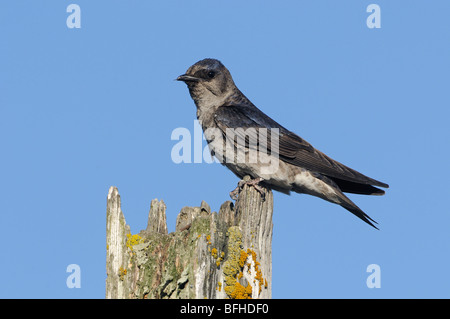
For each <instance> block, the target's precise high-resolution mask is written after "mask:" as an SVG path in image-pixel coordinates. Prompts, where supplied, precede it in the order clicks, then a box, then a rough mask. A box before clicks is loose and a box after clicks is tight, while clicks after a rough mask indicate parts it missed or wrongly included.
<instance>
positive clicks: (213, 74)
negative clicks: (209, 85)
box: [207, 71, 216, 79]
mask: <svg viewBox="0 0 450 319" xmlns="http://www.w3.org/2000/svg"><path fill="white" fill-rule="evenodd" d="M207 75H208V77H209V78H210V79H212V78H213V77H215V76H216V72H214V71H209V72H208V74H207Z"/></svg>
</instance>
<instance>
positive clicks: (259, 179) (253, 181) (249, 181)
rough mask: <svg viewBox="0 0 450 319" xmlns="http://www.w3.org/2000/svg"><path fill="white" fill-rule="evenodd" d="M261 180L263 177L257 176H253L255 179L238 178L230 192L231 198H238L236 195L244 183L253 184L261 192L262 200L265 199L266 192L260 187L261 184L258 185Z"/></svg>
mask: <svg viewBox="0 0 450 319" xmlns="http://www.w3.org/2000/svg"><path fill="white" fill-rule="evenodd" d="M263 180H264V179H263V178H261V177H258V178H255V179H250V180H240V181H239V182H238V185H237V187H236V188H235V189H234V190H233V191H231V192H230V197H231V199H233V200H237V199H238V195H239V193H240V192H241V190H242V188H243V187H244V185H248V186H253V187H254V188H255V189H256V190H257V191H258V192H259V193H260V194H261V197H262V198H263V200H265V199H266V193H265V192H264V190H263V189H262V188H261V186H259V185H258V184H259V183H260V182H262V181H263Z"/></svg>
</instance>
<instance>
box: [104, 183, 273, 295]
mask: <svg viewBox="0 0 450 319" xmlns="http://www.w3.org/2000/svg"><path fill="white" fill-rule="evenodd" d="M262 189H263V194H261V193H260V192H259V191H257V190H256V189H255V188H254V187H252V186H248V185H244V187H243V188H242V190H241V192H240V193H239V196H238V199H237V201H236V204H235V205H234V204H233V203H232V202H231V201H227V202H225V203H223V204H222V206H221V207H220V210H219V213H216V212H211V209H210V207H209V205H208V204H207V203H206V202H204V201H202V203H201V205H200V207H184V208H182V209H181V212H180V213H179V214H178V217H177V220H176V230H175V232H172V233H170V234H169V233H168V231H167V224H166V205H165V204H164V202H163V201H162V200H161V201H158V200H157V199H154V200H152V201H151V205H150V212H149V216H148V224H147V228H146V229H145V230H142V231H141V232H140V233H139V234H135V235H132V234H131V232H130V227H129V226H128V225H127V224H126V222H125V217H124V215H123V213H122V210H121V206H120V195H119V192H118V190H117V188H116V187H111V188H110V189H109V193H108V198H107V210H106V230H107V231H106V249H107V255H106V273H107V279H106V298H144V299H146V298H151V299H162V298H183V299H184V298H198V299H202V298H208V299H225V298H231V299H241V298H243V299H245V298H253V299H257V298H271V296H272V293H271V279H272V230H273V223H272V213H273V196H272V191H271V190H269V189H266V188H264V187H262Z"/></svg>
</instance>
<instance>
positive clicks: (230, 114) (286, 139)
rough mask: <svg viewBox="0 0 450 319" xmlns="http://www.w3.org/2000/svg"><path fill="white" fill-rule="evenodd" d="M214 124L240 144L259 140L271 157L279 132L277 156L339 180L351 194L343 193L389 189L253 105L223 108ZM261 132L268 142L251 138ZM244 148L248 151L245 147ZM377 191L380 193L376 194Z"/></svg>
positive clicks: (233, 105) (235, 105)
mask: <svg viewBox="0 0 450 319" xmlns="http://www.w3.org/2000/svg"><path fill="white" fill-rule="evenodd" d="M214 120H215V122H216V124H217V126H218V127H219V128H220V129H221V130H222V132H223V134H226V129H227V128H233V129H234V130H233V131H234V133H235V135H236V136H238V137H240V139H239V138H238V139H237V140H238V143H239V140H240V141H241V143H242V142H243V141H245V142H246V143H247V146H248V141H249V140H251V139H252V138H257V141H258V143H259V144H258V145H261V146H264V147H267V150H268V152H271V154H272V155H275V154H276V151H277V150H276V147H272V145H271V144H272V143H271V130H270V129H272V128H277V129H278V132H279V138H278V140H279V142H278V143H279V147H278V155H279V158H280V160H282V161H284V162H287V163H290V164H292V165H295V166H299V167H302V168H305V169H308V170H311V171H314V172H317V173H320V174H323V175H326V176H328V177H331V178H333V179H334V180H335V179H337V181H342V184H343V185H346V187H347V188H348V190H344V189H342V191H348V192H358V188H359V186H357V185H356V184H358V185H359V184H364V185H375V186H380V187H386V188H387V187H389V185H387V184H385V183H382V182H380V181H377V180H375V179H372V178H370V177H367V176H365V175H363V174H361V173H359V172H357V171H355V170H354V169H351V168H349V167H347V166H345V165H343V164H341V163H339V162H337V161H335V160H333V159H331V158H330V157H328V156H327V155H325V154H324V153H322V152H320V151H318V150H316V149H315V148H314V147H312V145H311V144H309V143H308V142H307V141H305V140H304V139H302V138H301V137H300V136H298V135H297V134H295V133H293V132H291V131H289V130H287V129H285V128H284V127H283V126H281V125H280V124H278V123H277V122H275V121H274V120H272V119H271V118H270V117H269V116H267V115H266V114H264V113H263V112H262V111H261V110H259V109H258V108H257V107H256V106H254V105H253V104H246V103H244V104H227V105H223V106H221V107H219V108H218V110H217V111H216V112H215V114H214ZM237 128H242V129H243V130H237ZM248 128H255V130H248ZM260 128H266V129H268V130H267V138H262V139H260V138H259V135H257V136H252V134H258V132H259V130H258V129H260ZM235 143H236V141H235ZM241 146H244V147H245V146H246V145H241ZM338 184H340V183H338ZM366 188H367V189H368V190H373V192H374V194H375V193H378V194H382V193H384V192H383V191H382V190H378V189H377V188H374V187H371V186H368V187H366ZM352 189H355V190H356V191H352ZM377 190H378V191H379V192H377ZM361 193H363V192H361Z"/></svg>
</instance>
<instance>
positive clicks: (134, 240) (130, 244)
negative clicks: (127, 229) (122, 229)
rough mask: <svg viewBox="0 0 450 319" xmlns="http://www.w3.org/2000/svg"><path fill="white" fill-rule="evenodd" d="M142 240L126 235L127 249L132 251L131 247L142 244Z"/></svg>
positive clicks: (135, 236)
mask: <svg viewBox="0 0 450 319" xmlns="http://www.w3.org/2000/svg"><path fill="white" fill-rule="evenodd" d="M142 241H143V239H142V237H141V236H139V235H131V234H127V247H128V248H130V249H131V250H133V246H134V245H137V244H140V243H142Z"/></svg>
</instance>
